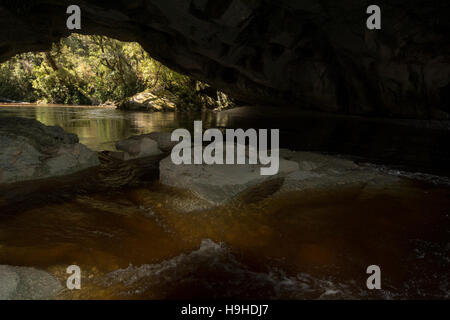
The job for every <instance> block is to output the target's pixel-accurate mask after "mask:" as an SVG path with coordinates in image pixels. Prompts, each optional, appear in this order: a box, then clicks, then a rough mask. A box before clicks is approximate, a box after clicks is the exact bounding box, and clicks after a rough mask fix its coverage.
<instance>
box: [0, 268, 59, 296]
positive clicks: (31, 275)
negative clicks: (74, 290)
mask: <svg viewBox="0 0 450 320" xmlns="http://www.w3.org/2000/svg"><path fill="white" fill-rule="evenodd" d="M62 288H63V287H62V285H61V283H60V282H59V281H58V280H57V279H56V278H55V277H54V276H52V275H51V274H49V273H47V272H45V271H42V270H37V269H35V268H28V267H15V266H8V265H0V300H42V299H51V298H54V297H55V296H56V295H57V294H58V292H59V291H61V290H62Z"/></svg>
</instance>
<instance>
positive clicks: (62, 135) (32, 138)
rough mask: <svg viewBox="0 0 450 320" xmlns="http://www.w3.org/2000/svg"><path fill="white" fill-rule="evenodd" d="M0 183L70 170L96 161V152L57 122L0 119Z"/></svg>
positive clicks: (43, 176)
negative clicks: (47, 124)
mask: <svg viewBox="0 0 450 320" xmlns="http://www.w3.org/2000/svg"><path fill="white" fill-rule="evenodd" d="M0 149H1V150H2V152H1V154H0V183H11V182H16V181H23V180H34V179H41V178H47V177H52V176H61V175H67V174H71V173H74V172H77V171H80V170H83V169H86V168H89V167H92V166H96V165H99V160H98V157H97V154H96V153H95V152H94V151H91V150H90V149H88V148H87V147H86V146H84V145H82V144H80V143H78V137H77V136H76V135H75V134H71V133H67V132H65V131H64V130H63V129H62V128H61V127H58V126H46V125H44V124H42V123H40V122H39V121H36V120H32V119H25V118H18V117H8V118H1V119H0Z"/></svg>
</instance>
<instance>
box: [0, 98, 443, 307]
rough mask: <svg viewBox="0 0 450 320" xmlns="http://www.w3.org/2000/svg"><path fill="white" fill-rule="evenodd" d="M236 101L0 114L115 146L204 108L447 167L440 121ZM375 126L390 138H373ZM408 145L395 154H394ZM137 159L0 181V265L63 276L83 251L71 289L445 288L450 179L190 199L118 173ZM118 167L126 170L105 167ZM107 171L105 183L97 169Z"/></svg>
mask: <svg viewBox="0 0 450 320" xmlns="http://www.w3.org/2000/svg"><path fill="white" fill-rule="evenodd" d="M243 110H244V111H246V109H243ZM232 111H233V113H232V115H230V114H227V113H225V114H221V113H218V114H210V113H208V114H205V115H201V116H198V115H191V114H175V113H153V114H150V113H142V112H137V113H129V112H128V113H127V112H122V111H119V110H114V109H104V108H92V107H89V108H88V107H86V108H79V107H67V106H53V107H50V106H21V107H14V106H4V107H0V116H20V117H27V118H33V119H37V120H39V121H41V122H43V123H44V124H47V125H60V126H62V127H63V128H64V129H65V130H66V131H68V132H72V133H76V134H77V135H78V136H79V137H80V141H81V142H82V143H84V144H86V145H87V146H88V147H90V148H92V149H94V150H98V151H101V150H113V149H114V143H115V141H118V140H122V139H125V138H127V137H128V136H130V135H132V134H141V133H146V132H151V131H171V130H173V129H175V128H180V127H187V128H189V126H191V125H192V122H193V120H199V119H202V120H203V123H204V125H205V128H206V127H219V128H225V127H242V128H246V127H255V126H257V125H261V126H263V127H264V128H280V132H281V137H280V145H281V146H282V147H287V148H293V149H296V148H297V149H301V150H303V149H305V150H316V149H317V148H315V146H316V147H317V146H321V148H325V149H326V150H328V149H330V148H334V147H333V146H335V147H336V148H337V147H338V146H339V147H340V148H341V149H336V150H334V149H333V150H334V151H337V152H342V153H346V152H347V151H348V150H353V151H354V152H356V153H358V152H360V153H361V155H362V156H367V155H369V156H371V155H379V156H381V155H382V156H383V157H385V158H389V159H390V158H392V157H394V158H395V157H397V158H398V157H400V155H404V157H403V158H405V159H412V160H411V161H409V162H408V164H410V165H415V162H414V161H415V160H417V159H419V160H421V161H422V160H423V161H422V162H420V163H422V164H424V165H423V167H424V168H426V167H427V165H429V167H432V168H433V169H434V170H435V171H436V172H444V171H445V170H446V169H445V168H446V165H445V164H446V163H447V162H446V159H448V158H447V157H446V152H447V150H446V149H445V148H436V145H439V142H440V143H441V145H445V143H444V142H445V141H447V140H448V139H446V135H445V134H447V135H448V133H445V134H441V133H440V132H441V131H439V132H438V131H436V130H437V129H436V130H434V131H433V130H431V134H428V135H427V139H429V141H433V143H434V144H433V147H431V148H429V146H430V145H431V144H430V143H428V142H427V141H428V140H423V139H422V136H423V132H425V129H423V128H422V127H421V128H419V129H415V128H409V127H406V126H405V127H403V126H397V125H396V126H394V125H392V127H389V125H387V124H384V123H381V124H380V125H375V124H372V123H369V124H367V123H366V122H360V120H358V121H356V120H355V121H350V120H348V119H347V120H346V119H344V120H342V121H341V120H339V119H337V120H336V121H334V118H333V119H331V118H326V119H322V118H320V117H319V118H317V119H316V118H312V120H311V118H308V117H306V118H302V117H297V116H295V115H291V116H289V119H290V120H289V121H286V114H285V111H283V112H281V111H280V112H279V117H272V116H270V117H268V118H269V119H266V120H267V121H266V120H264V119H260V118H258V119H257V120H255V117H256V116H257V115H255V113H254V112H252V113H251V114H250V115H246V114H245V112H242V111H239V110H238V109H237V110H232ZM247 111H248V110H247ZM261 112H262V111H261ZM264 112H265V111H264ZM263 120H264V121H263ZM338 120H339V121H338ZM361 121H362V120H361ZM359 123H361V125H359ZM369 125H370V129H368V128H369V127H368V126H369ZM350 128H353V129H352V130H350ZM389 128H390V129H389ZM387 129H389V130H388V131H386V130H387ZM445 132H447V131H445ZM369 133H370V137H369V136H367V135H368V134H369ZM374 133H377V135H375V134H374ZM438 133H439V134H438ZM339 135H340V136H339ZM347 135H348V137H347ZM337 136H339V139H337ZM374 136H379V137H382V139H379V140H376V141H375V140H374V141H372V140H371V139H372V137H374ZM414 137H415V138H414ZM424 139H425V138H424ZM364 141H366V142H367V141H369V142H370V141H372V143H365V142H364ZM417 141H418V142H420V143H419V144H417V145H416V144H414V143H415V142H417ZM410 142H411V143H410ZM436 143H437V144H436ZM386 148H387V149H386ZM392 148H394V149H395V150H396V152H392V150H391V149H392ZM365 149H367V150H369V151H370V152H366V151H367V150H365ZM385 149H386V150H387V151H386V152H382V151H383V150H385ZM429 149H430V150H431V151H430V150H429ZM317 150H319V151H320V150H321V149H320V148H319V149H317ZM333 150H331V151H333ZM380 150H381V151H380ZM329 151H330V150H329ZM412 155H414V157H413V156H412ZM418 155H422V157H419V156H418ZM369 158H370V157H369ZM372 158H374V159H377V157H372ZM394 158H392V161H394ZM403 158H402V159H397V160H398V161H399V163H401V162H402V161H403V160H404V159H403ZM422 158H423V159H422ZM369 160H370V159H369ZM400 160H402V161H400ZM436 163H437V164H441V166H439V165H438V166H435V165H434V164H436ZM410 168H412V167H410ZM128 169H129V168H127V167H126V166H125V167H124V168H122V167H121V166H117V167H113V168H112V169H111V168H109V169H108V170H103V171H101V172H100V174H99V175H95V174H92V173H90V172H87V173H80V174H76V175H75V176H74V177H62V178H55V179H48V180H42V181H31V182H26V183H20V184H18V185H15V186H6V187H1V186H0V265H3V264H7V265H13V266H31V267H35V268H38V269H43V270H46V271H48V272H50V273H52V274H54V275H55V276H56V277H57V278H58V279H59V280H60V281H61V283H62V284H63V285H64V284H65V281H66V279H67V277H68V276H69V274H67V273H66V268H67V267H68V266H69V265H72V264H76V265H79V266H80V267H81V275H82V281H81V290H73V291H70V290H67V289H66V290H63V291H62V292H61V293H60V294H59V295H58V296H57V297H56V298H59V299H107V298H120V299H166V298H255V299H257V298H272V299H277V298H279V299H321V298H322V299H339V298H347V299H352V298H361V299H371V298H394V299H395V298H396V299H399V298H400V299H401V298H417V299H422V298H439V299H445V298H449V296H450V293H449V292H450V260H449V258H450V255H449V252H450V223H449V222H450V221H449V215H450V187H449V184H448V183H447V184H440V185H436V184H432V183H425V182H418V181H414V180H411V179H403V180H402V182H400V183H396V184H395V185H390V186H367V185H366V186H353V187H347V188H344V187H339V188H336V187H335V188H331V189H328V190H308V191H303V192H295V193H290V194H285V195H283V196H269V197H266V198H263V199H259V198H255V199H251V198H248V197H247V198H246V199H244V200H245V201H240V202H233V204H230V205H227V206H223V207H219V208H213V209H208V210H203V211H197V212H191V213H183V212H180V211H178V210H177V209H175V207H180V205H181V206H183V205H184V206H189V205H190V204H191V203H193V202H195V201H196V199H195V197H193V196H192V195H190V194H187V193H184V192H181V191H178V190H174V189H170V188H167V187H164V186H162V185H160V184H159V183H158V182H157V181H154V182H145V183H139V184H128V185H126V186H122V187H121V183H122V182H123V181H122V180H121V179H122V178H123V177H124V176H125V177H126V176H127V175H128V174H129V173H130V172H132V171H133V170H128ZM443 169H445V170H443ZM111 170H119V171H120V170H122V171H123V173H117V174H116V173H115V176H114V177H112V178H110V176H109V175H110V174H111ZM411 170H412V171H416V170H414V169H411ZM83 175H86V176H83ZM116 178H117V179H116ZM102 179H104V180H105V181H107V183H106V186H105V184H104V183H103V182H104V181H103V182H102V183H100V182H98V181H97V180H102ZM114 179H115V180H114ZM116 182H117V183H116ZM111 183H114V186H113V187H110V186H109V185H108V184H111ZM174 203H177V204H178V206H175V207H174V206H173V204H174ZM369 265H378V266H380V268H381V281H382V283H381V285H382V290H374V291H371V290H368V289H367V287H366V279H367V277H368V276H369V275H368V274H366V268H367V267H368V266H369Z"/></svg>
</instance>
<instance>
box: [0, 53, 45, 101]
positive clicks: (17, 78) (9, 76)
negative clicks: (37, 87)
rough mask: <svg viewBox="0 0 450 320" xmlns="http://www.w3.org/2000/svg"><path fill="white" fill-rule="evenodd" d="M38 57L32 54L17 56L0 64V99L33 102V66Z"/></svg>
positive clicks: (37, 61) (34, 96)
mask: <svg viewBox="0 0 450 320" xmlns="http://www.w3.org/2000/svg"><path fill="white" fill-rule="evenodd" d="M39 60H40V59H39V57H37V56H36V55H34V54H32V53H26V54H21V55H18V56H16V57H14V58H12V59H10V60H9V61H8V62H5V63H3V64H0V97H3V98H8V99H10V100H17V101H30V102H31V101H35V100H36V98H37V96H36V94H35V92H34V90H33V86H32V81H33V79H34V75H33V68H34V65H36V64H39V63H40V61H39Z"/></svg>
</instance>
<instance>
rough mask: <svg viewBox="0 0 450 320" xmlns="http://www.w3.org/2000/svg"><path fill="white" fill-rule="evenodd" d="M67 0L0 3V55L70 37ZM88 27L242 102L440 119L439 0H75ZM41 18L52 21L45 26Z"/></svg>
mask: <svg viewBox="0 0 450 320" xmlns="http://www.w3.org/2000/svg"><path fill="white" fill-rule="evenodd" d="M69 4H71V3H70V2H68V1H59V2H58V3H56V2H51V3H50V2H48V1H40V0H36V1H32V2H20V1H7V2H4V3H2V4H0V26H1V28H0V30H3V32H0V43H1V46H0V60H2V61H4V60H5V59H7V58H8V57H11V56H13V55H14V54H16V53H18V52H25V51H30V50H44V49H48V48H49V47H50V45H51V43H52V42H53V41H56V40H58V39H59V38H60V37H62V36H67V35H68V34H69V31H68V30H67V28H66V18H67V17H66V15H65V14H62V13H64V12H65V10H66V8H67V6H68V5H69ZM78 4H79V5H80V7H81V10H82V12H83V30H82V31H83V33H88V34H89V33H90V34H103V35H107V36H111V37H114V38H118V39H120V40H126V41H138V42H140V43H141V44H142V45H143V47H144V48H145V49H146V50H147V51H148V52H149V53H150V55H151V56H152V57H154V58H156V59H157V60H160V61H161V62H163V63H164V64H166V65H167V66H169V67H171V68H173V69H175V70H177V71H180V72H183V73H186V74H190V75H191V76H193V77H194V78H196V79H198V80H203V81H205V82H207V83H208V84H210V85H212V86H213V87H215V88H218V89H220V90H222V91H223V92H225V93H226V94H229V95H230V96H231V97H233V98H236V99H237V100H239V101H245V102H248V103H256V104H258V103H262V104H272V105H279V106H285V105H295V106H297V107H298V108H308V109H314V110H322V111H328V112H335V113H342V114H363V115H368V116H373V115H377V116H381V117H386V118H389V117H413V118H421V119H429V118H434V119H446V118H448V113H449V105H450V104H449V102H450V97H449V94H448V92H449V85H450V84H449V79H450V78H449V72H450V63H449V57H450V41H449V32H448V30H449V29H450V22H449V19H448V11H449V8H448V3H447V2H446V1H425V0H414V1H409V2H408V3H405V2H404V1H387V0H380V1H378V2H377V5H378V6H380V8H381V12H382V29H381V30H368V29H367V28H366V27H365V21H366V19H367V17H368V15H367V14H366V9H367V5H368V4H367V3H364V2H361V1H357V0H348V1H344V2H336V1H332V0H326V1H320V2H317V1H315V0H303V1H297V0H281V1H259V0H256V1H247V0H227V1H215V0H190V1H177V0H166V1H155V0H154V1H129V2H127V3H124V2H105V1H100V0H90V1H80V2H79V3H78ZM42 21H47V22H48V23H42Z"/></svg>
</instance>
